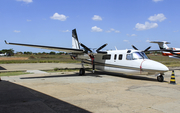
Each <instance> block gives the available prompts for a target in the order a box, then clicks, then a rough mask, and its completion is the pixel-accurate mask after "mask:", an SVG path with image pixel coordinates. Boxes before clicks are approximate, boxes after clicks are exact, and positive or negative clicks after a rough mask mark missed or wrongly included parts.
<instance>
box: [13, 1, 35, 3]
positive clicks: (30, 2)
mask: <svg viewBox="0 0 180 113" xmlns="http://www.w3.org/2000/svg"><path fill="white" fill-rule="evenodd" d="M16 1H22V2H25V3H31V2H33V0H16Z"/></svg>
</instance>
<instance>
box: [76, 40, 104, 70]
mask: <svg viewBox="0 0 180 113" xmlns="http://www.w3.org/2000/svg"><path fill="white" fill-rule="evenodd" d="M79 44H80V45H81V46H82V47H83V48H84V49H85V52H86V53H88V51H89V52H90V53H93V52H92V50H91V49H90V48H88V47H87V46H85V45H84V44H82V43H79ZM105 46H107V44H104V45H102V46H101V47H99V48H98V49H97V50H96V52H97V53H105V52H103V51H100V50H101V49H103V48H104V47H105ZM89 57H90V58H91V62H92V69H93V73H94V70H95V63H94V58H95V57H94V55H93V54H89Z"/></svg>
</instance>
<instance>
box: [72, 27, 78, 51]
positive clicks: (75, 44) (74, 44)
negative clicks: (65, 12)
mask: <svg viewBox="0 0 180 113" xmlns="http://www.w3.org/2000/svg"><path fill="white" fill-rule="evenodd" d="M72 48H74V49H80V47H79V41H78V36H77V33H76V29H73V30H72Z"/></svg>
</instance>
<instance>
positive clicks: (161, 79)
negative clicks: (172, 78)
mask: <svg viewBox="0 0 180 113" xmlns="http://www.w3.org/2000/svg"><path fill="white" fill-rule="evenodd" d="M157 80H158V81H159V82H163V81H164V77H163V75H162V74H160V75H159V76H157Z"/></svg>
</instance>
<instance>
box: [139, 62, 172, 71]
mask: <svg viewBox="0 0 180 113" xmlns="http://www.w3.org/2000/svg"><path fill="white" fill-rule="evenodd" d="M141 67H142V69H143V70H144V71H145V70H146V71H154V72H160V73H161V72H162V73H163V72H167V71H169V69H168V68H167V67H166V66H165V65H164V64H161V63H159V62H156V61H153V60H145V61H143V62H142V66H141Z"/></svg>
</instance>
